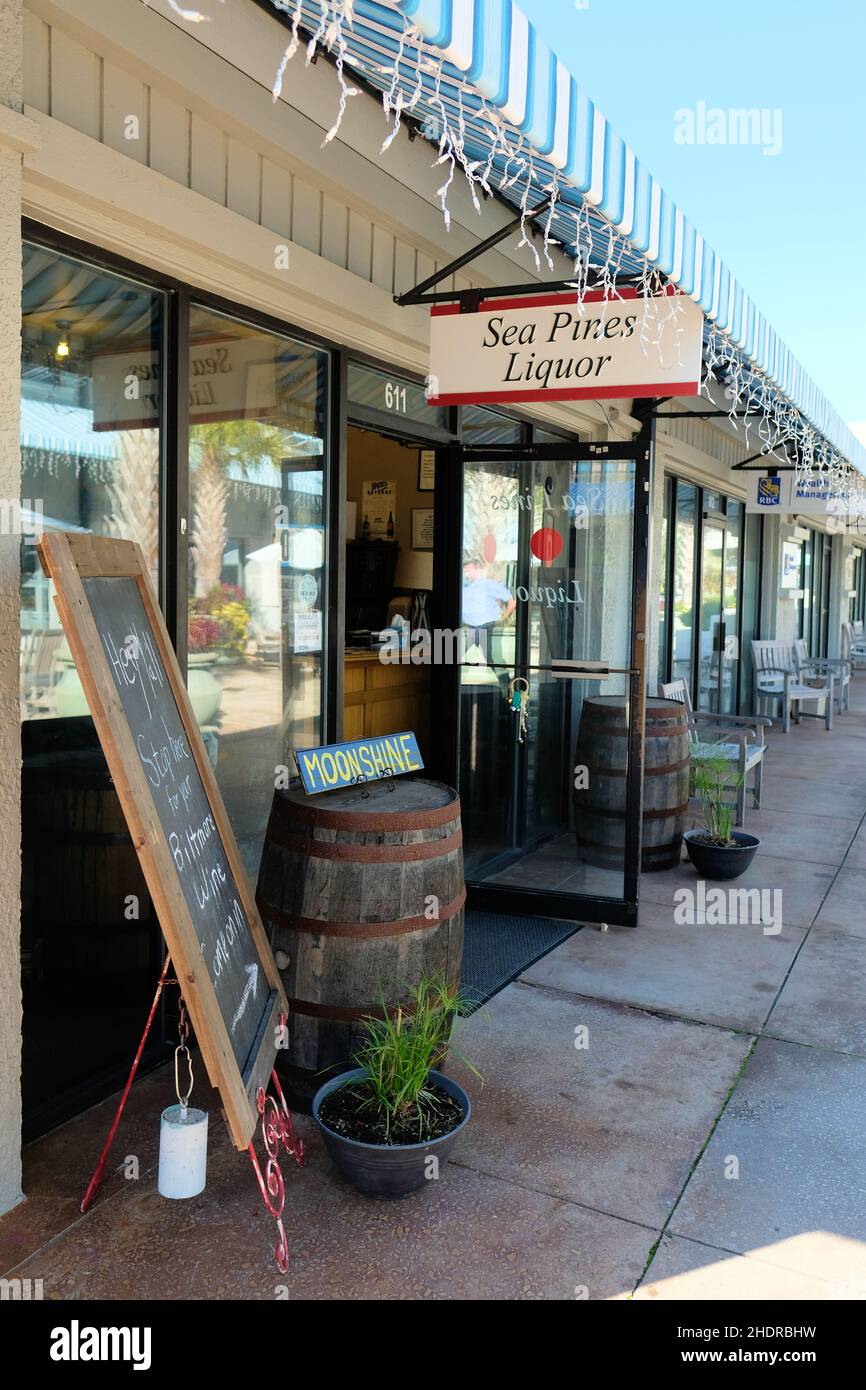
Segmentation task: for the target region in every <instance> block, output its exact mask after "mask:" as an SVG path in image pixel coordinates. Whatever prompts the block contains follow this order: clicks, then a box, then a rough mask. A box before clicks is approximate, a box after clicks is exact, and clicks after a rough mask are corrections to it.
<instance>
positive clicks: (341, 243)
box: [322, 193, 349, 269]
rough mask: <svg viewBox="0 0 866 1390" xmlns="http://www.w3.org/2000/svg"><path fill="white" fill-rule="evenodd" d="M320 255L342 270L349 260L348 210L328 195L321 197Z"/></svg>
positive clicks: (344, 205) (343, 204)
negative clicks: (341, 267)
mask: <svg viewBox="0 0 866 1390" xmlns="http://www.w3.org/2000/svg"><path fill="white" fill-rule="evenodd" d="M322 255H323V256H324V258H325V260H326V261H332V262H333V264H334V265H340V266H343V268H344V269H345V267H346V265H347V263H348V259H349V209H348V208H347V207H346V204H345V203H344V202H340V201H338V199H336V198H332V197H331V195H330V194H329V193H325V194H324V195H323V197H322Z"/></svg>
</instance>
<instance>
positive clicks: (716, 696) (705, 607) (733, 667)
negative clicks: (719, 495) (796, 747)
mask: <svg viewBox="0 0 866 1390" xmlns="http://www.w3.org/2000/svg"><path fill="white" fill-rule="evenodd" d="M707 496H709V494H708V495H707ZM715 500H717V502H720V499H715ZM741 529H742V507H741V504H740V503H739V502H734V501H731V500H729V501H728V503H727V512H722V511H721V510H719V511H709V510H706V511H705V512H704V519H703V526H702V530H701V567H700V577H701V587H700V630H699V636H698V689H697V692H696V698H697V708H698V709H702V710H709V711H710V712H712V713H714V714H735V713H736V709H737V685H738V671H739V660H740V651H739V616H740V533H741Z"/></svg>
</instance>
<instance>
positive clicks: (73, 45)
mask: <svg viewBox="0 0 866 1390" xmlns="http://www.w3.org/2000/svg"><path fill="white" fill-rule="evenodd" d="M101 104H102V63H101V61H100V59H99V58H98V57H97V56H96V54H95V53H90V52H88V50H87V49H86V48H85V47H84V46H83V44H80V43H78V42H77V41H76V40H75V39H72V38H70V37H69V36H68V35H67V34H64V33H63V32H62V30H60V29H57V28H54V29H52V31H51V114H52V116H53V117H54V119H55V120H57V121H62V122H63V124H64V125H71V126H72V127H73V129H74V130H80V131H81V133H82V135H89V136H91V138H92V139H94V140H99V139H100V138H101V133H102V132H101V124H102V123H101V114H102V113H101V109H100V108H101Z"/></svg>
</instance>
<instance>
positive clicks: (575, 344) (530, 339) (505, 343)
mask: <svg viewBox="0 0 866 1390" xmlns="http://www.w3.org/2000/svg"><path fill="white" fill-rule="evenodd" d="M702 338H703V313H702V312H701V310H700V309H699V307H698V306H697V304H695V303H694V301H693V300H691V299H689V298H687V297H686V296H685V295H680V294H666V295H654V296H651V297H650V298H649V299H646V300H645V299H644V298H643V297H639V296H638V295H637V293H636V291H634V290H630V291H629V290H625V291H622V292H621V295H620V296H619V297H617V298H615V299H602V298H599V297H597V296H590V295H587V296H585V298H584V300H583V303H582V304H581V303H579V301H578V297H577V295H576V294H575V295H562V294H554V295H538V296H534V297H533V298H531V299H500V300H493V299H491V300H488V301H487V302H486V303H484V304H482V306H481V307H480V308H479V310H478V311H477V312H474V313H465V314H464V313H461V312H460V306H459V305H457V304H444V305H438V304H437V305H435V306H434V307H433V309H432V310H431V320H430V373H429V392H428V399H429V401H430V404H431V405H462V404H468V403H473V404H485V403H488V402H493V401H512V402H514V401H542V400H548V401H574V400H598V399H600V398H603V397H620V398H622V397H631V396H693V395H697V393H698V389H699V385H700V378H701V345H702Z"/></svg>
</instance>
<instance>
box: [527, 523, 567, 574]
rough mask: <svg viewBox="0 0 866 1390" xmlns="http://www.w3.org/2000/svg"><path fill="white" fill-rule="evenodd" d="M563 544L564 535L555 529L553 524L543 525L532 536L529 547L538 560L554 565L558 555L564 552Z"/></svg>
mask: <svg viewBox="0 0 866 1390" xmlns="http://www.w3.org/2000/svg"><path fill="white" fill-rule="evenodd" d="M563 544H564V542H563V539H562V536H561V535H560V534H559V532H558V531H555V530H554V529H553V527H552V526H542V527H541V529H540V530H539V531H536V532H535V535H534V536H532V538H531V540H530V542H529V549H530V550H531V551H532V553H533V555H534V556H535V558H536V560H540V561H541V563H542V564H543V565H552V564H553V562H554V560H555V559H556V557H557V555H560V554H561V553H562V547H563Z"/></svg>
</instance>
